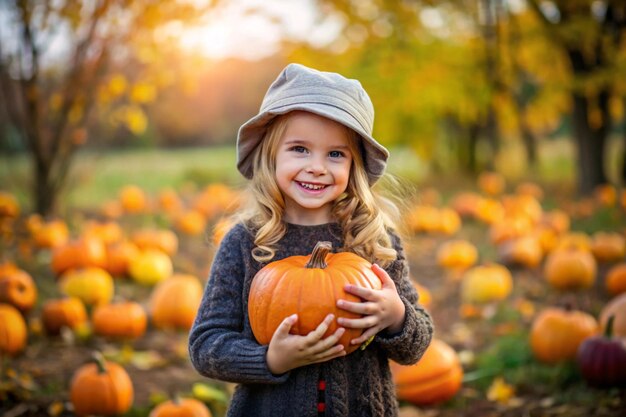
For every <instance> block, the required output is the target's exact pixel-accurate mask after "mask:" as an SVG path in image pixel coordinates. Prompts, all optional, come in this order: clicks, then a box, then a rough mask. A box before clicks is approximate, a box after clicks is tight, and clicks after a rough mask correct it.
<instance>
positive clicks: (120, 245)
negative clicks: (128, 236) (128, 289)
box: [105, 240, 139, 277]
mask: <svg viewBox="0 0 626 417" xmlns="http://www.w3.org/2000/svg"><path fill="white" fill-rule="evenodd" d="M106 251H107V261H106V267H105V269H106V270H107V271H109V273H110V274H111V275H113V276H114V277H124V276H126V275H128V268H129V267H130V262H131V261H132V260H133V259H135V257H137V255H139V248H137V245H135V244H134V243H133V242H130V241H127V240H121V241H119V242H115V243H113V244H111V245H108V246H107V248H106Z"/></svg>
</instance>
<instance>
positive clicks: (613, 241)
mask: <svg viewBox="0 0 626 417" xmlns="http://www.w3.org/2000/svg"><path fill="white" fill-rule="evenodd" d="M591 252H592V253H593V256H595V257H596V259H597V260H598V262H615V261H619V260H621V259H622V258H624V254H626V239H625V238H624V236H622V235H620V234H619V233H615V232H597V233H595V234H594V235H593V237H592V240H591Z"/></svg>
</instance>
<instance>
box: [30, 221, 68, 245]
mask: <svg viewBox="0 0 626 417" xmlns="http://www.w3.org/2000/svg"><path fill="white" fill-rule="evenodd" d="M32 233H33V239H34V240H35V244H36V245H37V246H38V247H41V248H56V247H57V246H61V245H64V244H65V243H66V242H67V241H68V240H69V236H70V231H69V229H68V227H67V224H65V222H64V221H62V220H51V221H49V222H46V223H42V224H41V225H39V226H38V227H37V228H36V229H35V230H34V232H32Z"/></svg>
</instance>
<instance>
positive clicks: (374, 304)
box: [337, 264, 405, 345]
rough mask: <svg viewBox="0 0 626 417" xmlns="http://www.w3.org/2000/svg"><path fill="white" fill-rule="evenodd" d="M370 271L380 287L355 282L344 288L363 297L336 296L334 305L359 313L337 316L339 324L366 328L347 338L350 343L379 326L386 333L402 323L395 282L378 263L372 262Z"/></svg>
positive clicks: (378, 329)
mask: <svg viewBox="0 0 626 417" xmlns="http://www.w3.org/2000/svg"><path fill="white" fill-rule="evenodd" d="M372 271H374V273H375V274H376V275H377V276H378V278H380V280H381V281H382V284H383V285H382V288H381V289H380V290H371V289H368V288H362V287H359V286H356V285H346V287H345V288H344V289H345V291H346V292H348V293H350V294H353V295H356V296H357V297H360V298H361V299H363V300H364V301H362V302H352V301H346V300H338V301H337V307H339V308H341V309H342V310H346V311H349V312H351V313H357V314H361V315H362V316H363V317H361V318H358V319H347V318H343V317H341V318H339V319H337V321H338V323H339V325H340V326H345V327H350V328H354V329H367V330H365V331H364V332H363V334H361V336H359V337H357V338H356V339H352V340H351V341H350V343H351V344H353V345H357V344H361V343H363V342H365V341H366V340H368V339H369V338H370V337H373V336H374V335H376V334H377V333H378V332H380V331H381V330H385V329H387V331H388V332H389V333H396V332H399V331H400V330H402V326H403V325H404V313H405V308H404V303H403V302H402V300H401V299H400V296H399V295H398V291H397V290H396V284H394V282H393V280H392V279H391V277H390V276H389V274H387V272H386V271H385V270H384V269H383V268H381V267H380V266H378V265H376V264H374V265H372Z"/></svg>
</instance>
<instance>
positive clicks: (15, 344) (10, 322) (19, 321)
mask: <svg viewBox="0 0 626 417" xmlns="http://www.w3.org/2000/svg"><path fill="white" fill-rule="evenodd" d="M27 336H28V333H27V329H26V322H25V321H24V318H23V317H22V315H21V314H20V312H19V311H18V310H17V309H16V308H15V307H13V306H12V305H10V304H4V303H0V355H1V354H2V353H7V354H9V355H16V354H17V353H19V352H21V351H22V349H24V347H25V346H26V339H27ZM0 359H1V358H0Z"/></svg>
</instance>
